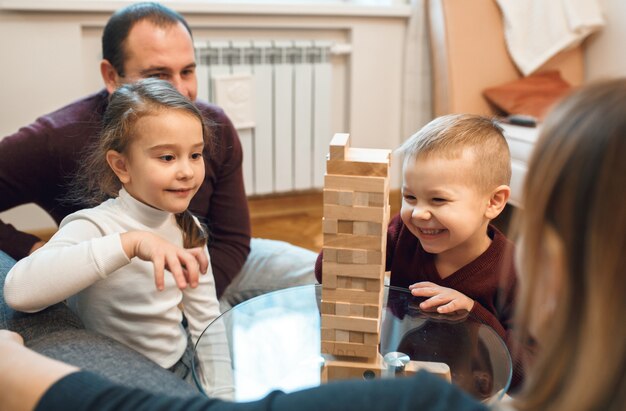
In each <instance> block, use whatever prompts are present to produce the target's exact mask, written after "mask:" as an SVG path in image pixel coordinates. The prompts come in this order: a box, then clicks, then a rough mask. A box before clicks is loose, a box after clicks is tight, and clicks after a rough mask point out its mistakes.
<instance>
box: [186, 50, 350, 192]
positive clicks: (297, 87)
mask: <svg viewBox="0 0 626 411" xmlns="http://www.w3.org/2000/svg"><path fill="white" fill-rule="evenodd" d="M332 49H333V46H332V44H331V43H330V42H319V41H209V42H204V43H197V44H196V54H197V60H198V68H197V76H198V98H200V99H204V100H208V101H212V102H214V103H216V104H217V105H219V106H221V107H222V108H223V109H224V110H225V111H226V113H227V114H228V116H229V117H230V119H231V120H232V121H233V123H234V124H235V127H236V128H237V130H238V132H239V137H240V138H241V142H242V146H243V153H244V163H243V173H244V183H245V186H246V193H247V194H248V195H254V194H269V193H280V192H289V191H296V190H308V189H313V188H322V187H323V183H324V181H323V178H324V170H325V159H326V152H327V150H328V143H329V141H330V139H331V137H332V135H333V132H334V131H337V130H331V103H332V101H331V99H332V95H331V91H332V75H331V74H332V68H331V63H330V53H331V50H332ZM344 52H346V51H344ZM339 131H341V130H339Z"/></svg>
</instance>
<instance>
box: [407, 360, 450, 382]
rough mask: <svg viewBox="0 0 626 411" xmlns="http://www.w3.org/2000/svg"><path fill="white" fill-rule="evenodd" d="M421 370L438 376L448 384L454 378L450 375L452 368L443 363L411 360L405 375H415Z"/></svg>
mask: <svg viewBox="0 0 626 411" xmlns="http://www.w3.org/2000/svg"><path fill="white" fill-rule="evenodd" d="M419 370H426V371H428V372H430V373H432V374H435V375H438V376H439V377H441V378H443V379H444V380H446V381H448V382H451V381H452V377H451V375H450V367H449V366H448V364H446V363H443V362H434V361H413V360H411V361H409V363H408V364H407V365H406V366H405V367H404V374H405V375H413V374H415V373H417V372H418V371H419Z"/></svg>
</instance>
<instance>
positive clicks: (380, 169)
mask: <svg viewBox="0 0 626 411" xmlns="http://www.w3.org/2000/svg"><path fill="white" fill-rule="evenodd" d="M326 173H328V174H333V175H344V176H376V177H387V176H388V175H389V163H375V162H364V161H349V160H342V159H333V158H330V159H328V160H326Z"/></svg>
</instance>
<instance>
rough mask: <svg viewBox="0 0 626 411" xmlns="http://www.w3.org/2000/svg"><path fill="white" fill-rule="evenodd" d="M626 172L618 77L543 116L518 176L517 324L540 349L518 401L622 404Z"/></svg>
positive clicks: (623, 100) (534, 405) (545, 405)
mask: <svg viewBox="0 0 626 411" xmlns="http://www.w3.org/2000/svg"><path fill="white" fill-rule="evenodd" d="M625 180H626V79H620V80H613V81H606V82H602V83H596V84H592V85H589V86H586V87H584V88H582V89H580V90H578V91H576V92H575V93H573V94H572V95H570V96H569V97H568V98H566V99H565V100H564V101H563V102H562V103H561V104H559V105H558V106H557V107H556V108H555V109H554V110H553V111H552V113H551V114H550V115H549V116H548V118H547V120H546V122H545V124H544V126H543V129H542V131H541V136H540V138H539V141H538V142H537V146H536V147H535V151H534V154H533V157H532V159H531V161H530V164H529V170H528V174H527V177H526V182H525V190H524V211H523V213H522V214H523V216H522V219H521V221H522V222H521V225H520V234H521V236H520V242H519V243H518V246H519V247H520V259H519V262H520V280H521V281H520V284H521V293H520V300H519V302H518V307H519V310H518V314H519V323H518V325H519V326H520V327H521V328H522V329H525V330H533V329H534V330H538V331H536V332H535V334H538V335H535V336H536V337H537V339H538V342H539V347H540V350H539V354H538V357H537V359H536V361H535V362H534V363H533V365H532V367H531V368H532V371H531V373H530V375H529V377H528V378H527V384H526V386H525V391H524V392H523V395H522V396H521V398H522V399H523V401H520V402H519V407H520V408H521V409H542V410H592V409H597V410H618V409H620V410H623V409H626V327H624V326H623V324H624V315H625V314H626V189H625V188H626V184H625ZM546 290H555V291H554V292H553V293H550V291H548V292H546ZM546 296H548V298H547V299H546ZM546 300H547V301H546ZM542 310H543V314H540V316H541V315H546V316H547V317H549V320H547V321H544V324H536V323H537V315H536V312H538V311H539V312H540V311H542ZM533 311H534V313H535V314H533ZM548 322H549V324H548Z"/></svg>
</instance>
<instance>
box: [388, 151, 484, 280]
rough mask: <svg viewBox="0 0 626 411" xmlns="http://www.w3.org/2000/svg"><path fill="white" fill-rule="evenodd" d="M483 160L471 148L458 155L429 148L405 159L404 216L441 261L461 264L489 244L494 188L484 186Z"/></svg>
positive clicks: (423, 243)
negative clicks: (430, 151)
mask: <svg viewBox="0 0 626 411" xmlns="http://www.w3.org/2000/svg"><path fill="white" fill-rule="evenodd" d="M479 166H480V165H478V164H476V159H475V154H474V152H473V150H471V149H465V150H463V152H462V154H461V155H460V156H458V157H457V158H446V157H444V156H441V155H437V154H429V155H427V156H424V155H422V156H418V157H417V158H416V159H408V160H407V161H405V163H404V167H403V184H402V197H403V199H402V209H401V211H400V216H401V218H402V221H403V222H404V224H405V225H406V227H407V228H408V229H409V231H410V232H411V233H413V235H415V236H416V237H417V238H418V239H419V241H420V243H421V245H422V247H423V248H424V250H426V251H427V252H429V253H432V254H437V257H436V259H437V261H438V262H441V261H443V260H445V261H446V262H447V263H451V264H454V265H458V266H459V267H458V268H460V267H461V266H463V265H465V264H467V263H469V262H471V261H472V260H474V259H475V258H476V257H478V256H479V255H480V254H482V253H483V252H484V251H485V250H486V249H487V248H488V247H489V244H490V242H491V240H490V239H489V237H488V236H487V225H488V224H489V218H487V209H488V207H489V201H490V194H491V193H489V192H486V191H485V190H483V189H481V188H480V185H479V183H478V181H477V179H478V173H477V172H476V170H475V168H476V167H479Z"/></svg>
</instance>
